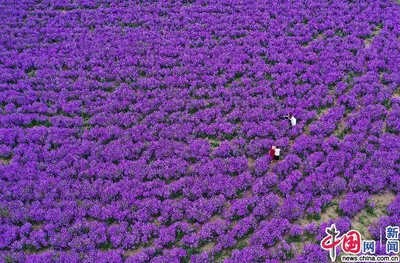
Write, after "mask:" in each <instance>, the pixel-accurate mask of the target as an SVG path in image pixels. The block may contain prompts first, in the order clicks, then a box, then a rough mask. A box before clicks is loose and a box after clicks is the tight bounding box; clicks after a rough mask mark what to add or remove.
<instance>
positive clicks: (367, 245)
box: [321, 224, 399, 262]
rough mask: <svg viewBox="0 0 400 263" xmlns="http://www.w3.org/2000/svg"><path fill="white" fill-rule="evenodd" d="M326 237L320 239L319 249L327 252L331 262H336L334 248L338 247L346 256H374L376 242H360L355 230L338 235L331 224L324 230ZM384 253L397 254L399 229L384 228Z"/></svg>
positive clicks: (392, 227)
mask: <svg viewBox="0 0 400 263" xmlns="http://www.w3.org/2000/svg"><path fill="white" fill-rule="evenodd" d="M325 232H326V234H327V236H326V237H325V238H324V239H322V241H321V247H322V249H324V250H327V251H329V257H330V259H331V260H332V262H335V260H336V256H337V255H336V247H338V246H339V245H340V247H341V249H342V251H343V252H344V253H346V254H353V255H357V254H359V253H360V252H362V253H363V254H371V255H372V254H375V251H376V249H375V248H376V241H375V240H362V239H361V235H360V233H359V232H358V231H357V230H350V231H348V232H347V233H345V234H343V235H342V236H339V235H340V232H339V231H338V230H337V229H336V225H335V224H332V225H331V226H330V227H329V228H326V230H325ZM386 239H387V240H386V253H387V254H390V253H395V254H396V253H399V227H398V226H388V227H387V228H386Z"/></svg>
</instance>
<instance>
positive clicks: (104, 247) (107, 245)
mask: <svg viewBox="0 0 400 263" xmlns="http://www.w3.org/2000/svg"><path fill="white" fill-rule="evenodd" d="M98 247H99V248H100V249H101V250H102V251H107V250H110V249H112V244H111V243H110V242H103V243H100V244H99V245H98Z"/></svg>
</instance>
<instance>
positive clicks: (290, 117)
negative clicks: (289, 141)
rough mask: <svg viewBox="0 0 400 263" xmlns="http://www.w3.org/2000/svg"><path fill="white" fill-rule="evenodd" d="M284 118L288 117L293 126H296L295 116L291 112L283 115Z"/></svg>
mask: <svg viewBox="0 0 400 263" xmlns="http://www.w3.org/2000/svg"><path fill="white" fill-rule="evenodd" d="M285 117H286V118H288V120H289V121H290V124H291V125H292V127H293V126H296V124H297V120H296V118H295V117H294V116H293V114H292V113H289V114H288V115H286V116H285Z"/></svg>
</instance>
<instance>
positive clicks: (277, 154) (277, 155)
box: [274, 146, 281, 160]
mask: <svg viewBox="0 0 400 263" xmlns="http://www.w3.org/2000/svg"><path fill="white" fill-rule="evenodd" d="M280 155H281V149H280V148H279V147H278V146H275V152H274V160H279V157H280Z"/></svg>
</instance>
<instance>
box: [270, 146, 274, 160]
mask: <svg viewBox="0 0 400 263" xmlns="http://www.w3.org/2000/svg"><path fill="white" fill-rule="evenodd" d="M275 149H276V147H275V146H272V147H271V149H269V156H271V159H272V160H273V159H274V156H275Z"/></svg>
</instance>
